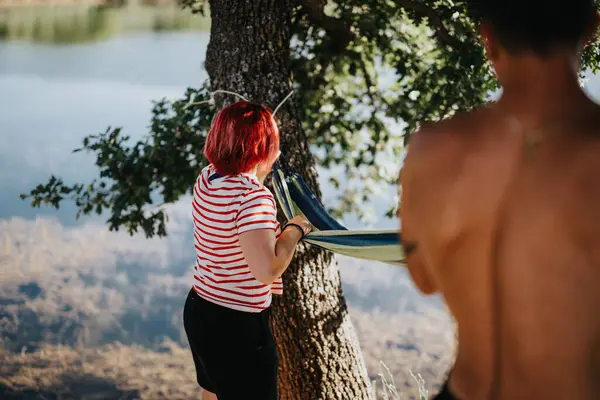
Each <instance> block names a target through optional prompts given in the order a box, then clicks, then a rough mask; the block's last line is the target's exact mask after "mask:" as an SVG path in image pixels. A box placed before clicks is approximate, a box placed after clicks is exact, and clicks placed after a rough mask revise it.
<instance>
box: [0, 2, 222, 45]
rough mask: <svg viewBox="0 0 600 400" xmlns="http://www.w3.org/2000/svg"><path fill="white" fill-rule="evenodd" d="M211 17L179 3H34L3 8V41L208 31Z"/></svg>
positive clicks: (86, 39) (84, 39)
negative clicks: (123, 4) (107, 4)
mask: <svg viewBox="0 0 600 400" xmlns="http://www.w3.org/2000/svg"><path fill="white" fill-rule="evenodd" d="M209 29H210V19H209V18H208V17H202V16H200V15H192V14H191V13H190V12H189V11H186V10H182V9H180V8H179V7H178V6H177V5H176V4H164V5H155V6H147V5H131V6H123V7H109V6H101V5H100V6H98V5H65V6H33V7H14V8H1V9H0V40H10V41H16V40H23V41H30V42H39V43H56V44H63V43H65V44H66V43H80V42H90V41H97V40H103V39H107V38H109V37H112V36H115V35H118V34H123V33H129V32H136V31H177V30H196V31H208V30H209Z"/></svg>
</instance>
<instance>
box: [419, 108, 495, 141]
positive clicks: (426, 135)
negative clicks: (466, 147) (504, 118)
mask: <svg viewBox="0 0 600 400" xmlns="http://www.w3.org/2000/svg"><path fill="white" fill-rule="evenodd" d="M488 113H489V110H488V109H486V108H482V109H477V110H473V111H468V112H463V113H458V114H456V115H454V116H452V117H450V118H446V119H443V120H440V121H435V122H426V123H424V124H423V125H422V126H421V128H420V129H419V130H417V131H416V132H414V133H413V134H412V135H411V139H410V141H409V145H410V144H412V143H415V142H418V143H422V142H424V143H426V144H427V145H428V146H435V147H441V146H442V144H441V142H443V144H444V145H447V144H448V142H452V143H460V142H461V141H464V140H470V139H472V138H473V136H474V135H477V133H478V132H481V130H480V129H478V127H480V126H481V125H482V123H483V122H484V120H485V117H486V115H487V114H488Z"/></svg>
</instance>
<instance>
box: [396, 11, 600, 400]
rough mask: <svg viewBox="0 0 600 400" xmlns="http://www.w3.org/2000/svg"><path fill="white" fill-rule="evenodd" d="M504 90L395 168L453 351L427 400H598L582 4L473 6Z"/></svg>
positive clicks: (593, 190) (434, 133) (595, 219)
mask: <svg viewBox="0 0 600 400" xmlns="http://www.w3.org/2000/svg"><path fill="white" fill-rule="evenodd" d="M474 3H477V5H478V7H479V9H478V11H479V12H480V17H481V18H482V19H481V25H480V32H481V36H482V39H483V42H484V44H485V48H486V52H487V56H488V58H489V60H490V61H491V63H492V64H493V66H494V69H495V71H496V74H497V77H498V79H499V82H500V83H501V85H502V87H503V94H502V97H501V98H500V99H499V100H498V101H497V102H496V103H495V104H493V105H491V106H489V107H486V108H482V109H479V110H476V111H473V112H470V113H466V114H462V115H458V116H456V117H454V118H451V119H448V120H445V121H442V122H439V123H436V124H432V125H430V126H426V127H424V128H423V129H421V130H420V131H419V132H418V133H416V134H414V135H413V136H412V139H411V143H410V146H409V151H408V155H407V158H406V160H405V164H404V168H403V172H402V204H401V210H400V216H401V218H402V230H403V240H404V243H405V246H406V247H405V248H406V253H407V263H408V269H409V271H410V274H411V276H412V279H413V281H414V283H415V285H416V286H417V287H418V288H419V289H420V290H421V291H422V292H423V293H425V294H431V293H435V292H441V293H442V294H443V296H444V298H445V301H446V303H447V305H448V308H449V310H450V312H451V313H452V315H453V316H454V318H455V319H456V321H457V325H458V342H459V345H458V352H457V358H456V361H455V365H454V367H453V368H452V371H451V372H450V374H449V376H450V378H449V380H448V382H447V383H446V384H445V385H444V388H443V389H442V391H441V393H440V394H438V397H436V398H437V399H463V400H472V399H477V400H478V399H484V400H487V399H495V400H500V399H502V400H504V399H510V400H521V399H528V400H536V399H544V400H548V399H557V400H559V399H560V400H598V399H600V107H599V106H598V105H596V104H595V103H593V102H592V101H591V100H590V99H589V98H588V97H586V95H585V94H584V92H583V91H582V90H581V88H580V86H579V84H578V80H577V70H578V68H579V63H578V56H579V54H580V51H581V50H582V47H583V45H584V43H586V41H589V40H590V39H592V38H593V36H594V34H595V32H596V28H597V24H598V17H597V14H596V11H595V9H594V5H593V1H592V0H555V1H548V0H530V1H528V0H518V1H517V0H505V1H499V0H488V1H486V0H482V1H478V2H474Z"/></svg>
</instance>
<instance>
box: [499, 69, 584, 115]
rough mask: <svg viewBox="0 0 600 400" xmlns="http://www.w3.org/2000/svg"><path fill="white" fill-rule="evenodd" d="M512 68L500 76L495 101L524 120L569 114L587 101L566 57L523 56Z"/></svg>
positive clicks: (582, 106) (575, 73)
mask: <svg viewBox="0 0 600 400" xmlns="http://www.w3.org/2000/svg"><path fill="white" fill-rule="evenodd" d="M512 71H513V72H512V73H511V72H509V73H507V74H506V75H507V76H506V77H505V78H504V79H503V82H502V84H503V94H502V97H501V98H500V100H499V101H498V105H499V106H500V107H502V108H503V109H504V110H506V111H507V112H509V113H511V114H513V115H515V116H519V117H521V118H522V119H524V120H529V121H531V122H532V123H536V122H537V121H540V120H546V119H548V118H550V119H552V118H561V117H563V116H564V117H568V116H569V115H570V114H574V113H575V114H576V113H577V112H578V111H581V109H582V108H587V107H585V104H589V103H590V100H589V98H588V97H587V96H586V94H585V93H584V91H583V89H582V88H581V87H580V85H579V82H578V77H577V72H576V70H575V68H574V67H573V65H572V63H571V62H570V61H569V59H568V58H567V57H555V58H550V59H547V60H540V59H534V58H523V59H521V60H519V61H517V62H515V66H514V68H512Z"/></svg>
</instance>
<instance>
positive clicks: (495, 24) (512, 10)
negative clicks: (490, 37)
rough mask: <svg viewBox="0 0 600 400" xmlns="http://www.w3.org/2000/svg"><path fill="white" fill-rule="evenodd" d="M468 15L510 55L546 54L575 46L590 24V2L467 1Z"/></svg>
mask: <svg viewBox="0 0 600 400" xmlns="http://www.w3.org/2000/svg"><path fill="white" fill-rule="evenodd" d="M467 3H468V6H469V9H470V12H471V15H472V16H473V17H475V19H476V20H479V21H480V22H487V23H488V24H489V25H490V27H491V29H492V32H493V34H494V36H495V37H496V39H497V40H498V41H499V42H500V44H501V45H502V46H504V47H505V48H506V49H507V50H508V51H509V52H511V53H519V52H525V51H531V52H534V53H537V54H539V55H546V54H548V53H549V52H551V51H553V50H555V49H556V48H557V47H565V46H567V47H575V46H576V45H577V44H578V43H579V42H580V41H581V40H582V39H584V36H585V35H586V34H587V33H588V32H589V29H590V28H591V27H592V25H591V24H593V23H594V18H595V16H594V13H595V12H596V6H595V4H594V0H468V1H467Z"/></svg>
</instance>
